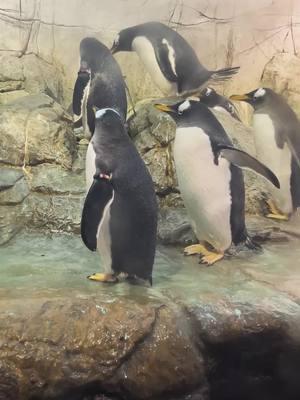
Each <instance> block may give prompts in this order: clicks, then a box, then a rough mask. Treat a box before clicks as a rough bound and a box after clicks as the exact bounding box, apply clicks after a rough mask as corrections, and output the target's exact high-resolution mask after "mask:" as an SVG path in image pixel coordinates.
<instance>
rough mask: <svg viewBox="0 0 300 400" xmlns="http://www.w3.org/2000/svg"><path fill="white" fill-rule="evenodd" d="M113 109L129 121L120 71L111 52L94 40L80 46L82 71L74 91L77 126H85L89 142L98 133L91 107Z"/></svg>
mask: <svg viewBox="0 0 300 400" xmlns="http://www.w3.org/2000/svg"><path fill="white" fill-rule="evenodd" d="M93 106H94V107H98V108H99V109H101V108H105V107H112V108H114V109H116V110H117V111H118V113H119V114H120V116H121V118H122V120H123V121H124V122H125V121H126V113H127V99H126V91H125V82H124V79H123V76H122V72H121V70H120V67H119V65H118V63H117V62H116V60H115V59H114V57H113V56H112V55H111V52H110V51H109V49H108V48H107V47H106V46H105V45H104V44H103V43H101V42H99V40H97V39H95V38H91V37H87V38H84V39H83V40H82V41H81V42H80V69H79V72H78V76H77V80H76V83H75V86H74V91H73V113H74V114H75V116H76V120H75V126H79V125H80V124H82V126H83V128H84V131H85V134H86V136H87V137H88V138H89V139H90V137H91V136H92V134H93V132H94V129H95V114H94V111H93V109H92V107H93Z"/></svg>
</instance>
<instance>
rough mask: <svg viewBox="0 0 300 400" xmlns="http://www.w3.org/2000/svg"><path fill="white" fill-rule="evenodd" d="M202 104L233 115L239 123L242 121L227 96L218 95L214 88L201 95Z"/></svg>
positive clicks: (205, 90) (204, 91)
mask: <svg viewBox="0 0 300 400" xmlns="http://www.w3.org/2000/svg"><path fill="white" fill-rule="evenodd" d="M200 97H201V102H202V103H203V104H205V105H207V107H209V108H212V109H213V110H217V111H221V112H224V113H226V114H229V115H231V116H232V117H233V118H234V119H236V120H237V121H241V120H240V117H239V115H238V112H237V109H236V108H235V106H234V105H233V104H232V102H231V101H230V100H229V99H228V98H227V97H225V96H222V95H221V94H219V93H217V92H216V91H215V90H214V89H213V88H210V87H207V88H205V89H203V90H202V92H201V93H200Z"/></svg>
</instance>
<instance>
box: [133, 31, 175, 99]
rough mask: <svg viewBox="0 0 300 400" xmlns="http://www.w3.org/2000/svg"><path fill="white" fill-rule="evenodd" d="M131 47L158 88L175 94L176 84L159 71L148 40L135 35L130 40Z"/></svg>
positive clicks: (168, 93)
mask: <svg viewBox="0 0 300 400" xmlns="http://www.w3.org/2000/svg"><path fill="white" fill-rule="evenodd" d="M132 49H133V50H134V51H135V52H136V53H137V54H138V56H139V57H140V59H141V61H142V63H143V64H144V66H145V68H146V70H147V71H148V72H149V74H150V75H151V78H152V79H153V81H154V82H155V84H156V85H157V86H158V87H159V89H160V90H161V91H162V92H163V93H165V94H167V95H176V94H177V85H176V83H174V82H170V81H168V80H167V79H166V78H165V76H164V74H163V73H162V72H161V70H160V67H159V64H158V62H157V60H156V56H155V51H154V49H153V46H152V43H151V42H150V40H148V39H147V38H146V37H144V36H137V37H136V38H135V39H134V40H133V42H132Z"/></svg>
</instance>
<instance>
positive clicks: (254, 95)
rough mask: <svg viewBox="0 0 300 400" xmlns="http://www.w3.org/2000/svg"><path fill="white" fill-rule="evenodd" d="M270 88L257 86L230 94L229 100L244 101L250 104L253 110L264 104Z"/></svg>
mask: <svg viewBox="0 0 300 400" xmlns="http://www.w3.org/2000/svg"><path fill="white" fill-rule="evenodd" d="M270 92H271V90H270V89H267V88H258V89H255V90H253V91H252V92H249V93H246V94H242V95H238V94H234V95H232V96H230V97H229V98H230V100H235V101H245V102H246V103H248V104H250V105H251V106H252V107H253V108H254V109H255V110H257V109H258V108H260V107H262V106H264V105H265V104H266V102H267V101H268V99H269V95H270Z"/></svg>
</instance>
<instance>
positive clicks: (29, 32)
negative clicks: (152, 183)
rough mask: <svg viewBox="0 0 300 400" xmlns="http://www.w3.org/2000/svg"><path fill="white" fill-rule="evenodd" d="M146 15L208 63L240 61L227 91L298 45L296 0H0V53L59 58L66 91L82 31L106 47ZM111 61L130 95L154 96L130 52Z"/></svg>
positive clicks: (242, 86)
mask: <svg viewBox="0 0 300 400" xmlns="http://www.w3.org/2000/svg"><path fill="white" fill-rule="evenodd" d="M149 20H160V21H162V22H165V23H169V24H170V25H171V26H172V27H174V28H176V29H178V31H179V32H180V33H181V34H182V35H183V36H184V37H186V38H187V39H188V40H189V41H190V43H191V45H192V46H193V47H194V48H195V49H196V51H197V54H198V56H199V58H200V60H201V61H202V62H203V63H204V64H205V65H206V66H207V67H208V68H211V69H214V68H222V67H224V66H230V65H240V66H241V69H240V72H239V74H238V75H237V76H236V77H235V78H234V79H233V80H231V81H230V82H229V83H228V84H226V85H225V86H224V87H222V88H221V90H222V91H224V92H225V93H227V94H228V93H232V92H236V91H238V92H241V91H242V92H243V91H245V90H250V89H253V88H255V87H256V86H258V85H259V81H260V78H261V74H262V71H263V68H264V66H265V65H266V63H267V62H268V61H269V60H270V59H271V58H272V57H273V56H274V55H275V54H277V53H280V52H289V53H292V54H296V55H297V54H298V51H300V1H299V0H297V1H292V0H254V1H249V0H222V1H220V0H219V1H218V0H86V1H82V0H1V1H0V32H1V34H0V51H2V52H3V51H5V50H6V51H10V52H13V53H14V52H16V54H18V52H20V51H24V52H34V53H36V54H38V55H39V56H40V57H42V58H43V59H45V60H47V61H48V62H50V63H59V64H61V65H62V66H63V68H64V71H65V75H66V85H67V86H68V88H69V89H70V93H71V88H72V85H73V81H74V79H75V76H76V72H77V69H78V60H79V56H78V46H79V42H80V40H81V39H82V38H83V37H84V36H87V35H90V36H96V37H97V38H98V39H100V40H102V41H103V42H104V43H105V44H107V45H108V46H110V45H111V43H112V41H113V38H114V36H115V35H116V33H117V32H118V31H119V30H120V29H122V28H123V27H127V26H129V25H133V24H137V23H141V22H145V21H149ZM117 59H118V60H119V62H120V64H121V66H122V68H123V70H124V74H125V75H126V77H127V83H128V85H129V87H130V89H131V91H132V95H133V97H134V99H135V100H137V99H140V98H144V97H151V96H155V95H156V94H158V91H157V90H156V89H155V88H154V87H153V86H152V83H151V81H150V79H149V77H147V78H146V79H145V76H144V75H145V73H144V71H143V69H142V66H141V64H140V62H139V61H138V59H137V58H136V56H135V55H133V54H121V55H117ZM295 79H298V76H297V77H295Z"/></svg>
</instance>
